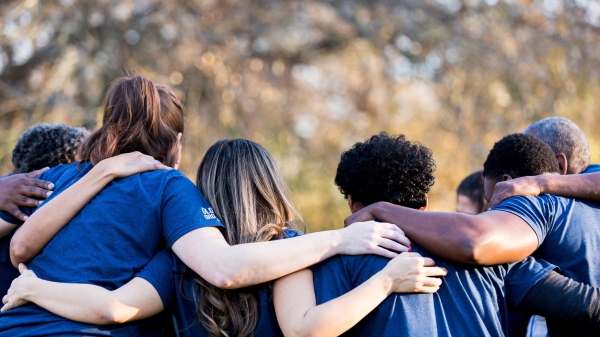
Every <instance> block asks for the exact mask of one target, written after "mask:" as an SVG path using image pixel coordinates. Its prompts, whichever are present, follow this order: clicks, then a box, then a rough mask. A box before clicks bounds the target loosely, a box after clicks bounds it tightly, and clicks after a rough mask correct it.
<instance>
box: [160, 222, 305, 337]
mask: <svg viewBox="0 0 600 337" xmlns="http://www.w3.org/2000/svg"><path fill="white" fill-rule="evenodd" d="M302 234H303V233H302V232H300V231H296V230H286V231H285V238H286V239H287V238H293V237H296V236H300V235H302ZM172 265H175V272H174V273H171V274H169V275H167V279H170V280H172V282H173V288H174V289H177V292H176V294H175V295H174V303H173V311H174V314H175V319H176V322H177V328H178V330H179V335H180V336H181V337H208V336H209V334H208V332H207V331H206V329H204V326H203V325H202V323H200V321H199V320H198V318H197V316H196V303H197V302H196V301H198V300H199V298H200V289H199V287H198V284H197V283H196V282H194V279H193V277H192V276H188V275H184V271H185V265H184V264H183V263H182V262H181V261H180V260H179V259H178V258H177V256H173V263H172V264H171V263H169V266H172ZM252 288H253V289H254V290H255V291H256V293H257V295H258V305H259V309H258V310H259V313H258V323H257V325H256V329H255V330H254V336H257V337H258V336H260V337H282V336H283V333H282V332H281V329H280V328H279V324H278V323H277V317H276V315H275V307H274V306H273V301H272V297H273V295H272V290H271V282H268V283H264V284H260V285H257V286H254V287H252ZM230 336H232V332H230Z"/></svg>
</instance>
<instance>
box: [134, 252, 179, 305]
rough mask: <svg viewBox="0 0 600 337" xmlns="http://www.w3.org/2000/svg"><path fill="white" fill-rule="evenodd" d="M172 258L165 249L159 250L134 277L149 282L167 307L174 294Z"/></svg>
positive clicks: (171, 301)
mask: <svg viewBox="0 0 600 337" xmlns="http://www.w3.org/2000/svg"><path fill="white" fill-rule="evenodd" d="M173 269H174V265H173V258H172V256H171V254H169V252H168V251H167V250H165V249H163V250H160V251H159V252H158V253H156V255H154V257H152V259H151V260H150V262H148V264H146V266H145V267H144V268H143V269H142V270H141V271H140V272H139V273H138V274H137V275H135V277H140V278H143V279H144V280H146V281H148V282H150V284H152V286H153V287H154V289H156V291H157V292H158V295H159V296H160V299H161V300H162V302H163V305H164V307H165V308H168V307H169V306H170V305H171V304H172V303H173V299H174V296H175V294H174V293H175V287H176V284H175V278H174V276H173Z"/></svg>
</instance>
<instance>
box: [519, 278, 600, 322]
mask: <svg viewBox="0 0 600 337" xmlns="http://www.w3.org/2000/svg"><path fill="white" fill-rule="evenodd" d="M509 295H510V294H509ZM519 308H520V309H523V310H526V311H528V312H531V313H534V314H536V315H542V316H545V317H546V318H552V319H562V320H564V321H565V322H570V323H573V324H577V325H578V326H587V327H589V328H593V329H594V330H595V331H596V332H600V289H599V288H594V287H592V286H589V285H586V284H583V283H579V282H576V281H574V280H572V279H570V278H568V277H566V276H563V275H560V274H559V273H557V272H555V271H551V272H550V273H548V274H546V276H544V277H543V278H542V279H540V280H539V281H538V282H537V283H536V284H535V285H534V286H533V287H532V288H531V290H529V292H528V293H527V295H526V296H525V297H524V298H523V300H522V301H521V303H519Z"/></svg>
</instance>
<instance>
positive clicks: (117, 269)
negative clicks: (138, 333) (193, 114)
mask: <svg viewBox="0 0 600 337" xmlns="http://www.w3.org/2000/svg"><path fill="white" fill-rule="evenodd" d="M91 167H92V166H91V164H89V163H82V164H81V169H78V165H77V163H75V164H72V165H61V166H57V167H55V168H52V169H50V170H48V171H46V172H44V173H43V174H42V176H41V177H40V179H43V180H47V181H50V182H53V183H54V184H55V192H54V193H53V194H52V196H50V197H49V198H48V200H47V201H49V200H51V199H52V198H53V197H55V196H56V195H58V194H59V193H61V192H62V191H64V190H65V189H66V188H68V187H69V186H71V185H72V184H73V183H75V182H76V181H78V180H79V179H80V178H81V177H82V176H83V175H85V174H86V173H87V172H89V170H90V169H91ZM47 201H46V202H47ZM42 205H44V204H42ZM23 211H24V212H25V213H26V214H31V213H32V212H33V209H23ZM0 217H1V218H2V219H4V220H6V221H8V222H12V223H19V221H18V220H16V219H15V218H14V217H12V216H11V215H10V214H7V213H0ZM211 226H212V227H222V226H223V225H222V224H221V222H220V221H219V220H218V219H216V217H215V216H214V212H212V209H211V208H210V205H209V204H208V203H207V202H206V200H205V199H204V197H203V196H202V195H201V194H200V192H199V191H198V189H197V188H196V187H195V186H194V184H193V183H192V182H191V181H189V180H188V179H187V178H186V177H185V176H184V175H183V174H182V173H181V172H179V171H176V170H170V171H162V170H161V171H151V172H145V173H140V174H135V175H133V176H130V177H127V178H123V179H118V180H115V181H113V182H111V183H109V184H108V185H107V186H106V187H105V188H104V189H103V190H102V191H101V192H100V193H98V195H96V197H94V198H93V199H92V200H91V201H90V202H89V203H88V204H87V205H86V206H85V207H84V208H83V209H82V210H81V211H80V212H79V213H78V214H77V215H76V216H75V217H74V218H73V219H72V220H71V221H70V222H69V223H68V224H67V225H65V227H64V228H63V229H62V230H61V231H60V232H59V233H58V234H57V235H56V236H55V237H54V238H53V239H52V240H51V241H50V242H49V243H48V245H47V246H46V247H45V248H44V249H43V250H42V251H41V252H40V254H39V255H38V256H36V257H35V258H34V259H33V260H31V262H30V263H29V265H28V266H29V268H30V269H32V270H33V271H35V272H36V274H37V275H38V276H39V277H40V278H42V279H45V280H49V281H54V282H66V283H87V284H94V285H97V286H101V287H104V288H106V289H108V290H115V289H117V288H119V287H121V286H123V285H124V284H126V283H127V282H128V281H130V280H131V279H133V277H135V276H136V275H138V274H139V273H140V272H141V271H142V269H143V268H144V266H146V264H147V263H148V262H149V261H150V260H151V259H152V258H153V256H154V255H155V254H156V253H158V252H159V251H160V250H162V249H165V248H167V249H168V248H170V247H171V246H172V245H173V243H174V242H175V241H177V240H178V239H179V238H180V237H181V236H183V235H185V234H186V233H188V232H190V231H193V230H195V229H198V228H203V227H211ZM5 317H6V318H5ZM8 317H10V318H8ZM51 317H52V316H50V315H49V312H47V311H46V310H44V309H42V308H40V307H38V306H36V305H30V306H27V307H22V308H16V309H13V310H10V311H8V312H5V313H2V314H0V335H1V334H3V333H6V334H7V335H13V336H18V335H19V334H20V333H21V332H22V331H28V329H29V330H31V329H34V327H35V326H48V329H51V328H50V326H51V325H49V321H56V323H55V326H54V327H53V328H52V329H54V330H48V331H46V334H49V333H50V332H52V333H55V334H59V335H61V334H67V335H68V334H69V333H72V334H77V333H76V332H73V331H78V332H81V331H83V330H85V329H81V328H79V327H78V326H75V325H73V322H70V321H68V320H66V319H59V318H56V317H54V318H51ZM57 317H58V316H57ZM136 324H137V325H136ZM130 326H132V327H133V328H135V327H136V326H139V324H138V323H135V322H134V323H132V324H130ZM119 327H120V328H121V326H119ZM103 329H105V328H103ZM9 332H10V333H9ZM85 334H91V335H93V333H91V332H90V331H87V330H86V332H85ZM100 335H102V334H100Z"/></svg>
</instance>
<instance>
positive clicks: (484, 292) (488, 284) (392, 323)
mask: <svg viewBox="0 0 600 337" xmlns="http://www.w3.org/2000/svg"><path fill="white" fill-rule="evenodd" d="M413 251H415V252H417V253H420V254H421V255H423V256H428V255H427V254H426V252H424V251H423V250H421V249H420V248H419V247H414V248H413ZM429 257H431V258H432V259H433V260H434V261H435V264H436V266H440V267H444V268H446V269H447V270H448V275H447V276H445V277H444V279H443V283H442V286H441V287H440V289H439V291H438V292H437V293H435V294H392V295H390V296H389V297H388V298H386V299H385V300H384V301H383V302H382V303H381V304H380V305H379V306H378V307H377V308H376V309H375V310H373V311H372V312H371V313H370V314H369V315H367V316H366V317H365V318H364V319H362V320H361V321H360V322H359V323H358V324H357V325H355V326H354V327H353V328H352V329H350V330H349V331H348V332H346V333H345V334H344V336H411V337H412V336H423V337H425V336H504V335H505V334H506V332H507V327H506V321H507V315H506V310H507V309H506V301H505V298H506V290H507V289H509V287H508V286H507V285H506V283H508V280H509V279H510V280H514V284H513V285H512V286H511V287H510V291H511V292H514V302H519V301H520V300H521V299H522V298H523V297H524V296H525V294H527V292H528V291H529V290H530V289H531V287H533V285H535V283H536V282H537V281H539V279H540V278H541V277H543V276H544V275H546V274H547V273H548V272H550V271H551V270H552V269H554V266H552V265H550V264H548V263H545V262H544V263H536V262H535V261H534V260H533V258H529V259H530V260H524V261H523V262H519V263H517V264H515V265H514V266H512V265H511V266H509V265H500V266H494V267H473V266H467V265H460V264H454V263H450V262H448V261H445V260H443V259H440V258H437V257H435V256H429ZM388 262H389V259H386V258H383V257H381V256H376V255H359V256H335V257H332V258H330V259H328V260H327V261H324V262H323V263H320V264H318V265H315V266H313V267H312V268H311V270H312V271H313V281H314V289H315V295H316V299H317V304H322V303H325V302H327V301H329V300H332V299H334V298H337V297H339V296H342V295H343V294H345V293H347V292H349V291H351V290H352V289H354V288H356V287H358V286H359V285H360V284H362V283H363V282H365V281H366V280H368V279H369V278H370V277H371V276H373V275H375V274H376V273H377V272H379V271H380V270H382V269H383V268H384V267H385V265H386V264H387V263H388ZM512 273H514V276H511V274H512ZM521 277H525V278H526V280H527V282H524V283H520V282H518V279H519V278H521Z"/></svg>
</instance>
